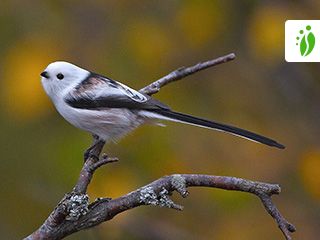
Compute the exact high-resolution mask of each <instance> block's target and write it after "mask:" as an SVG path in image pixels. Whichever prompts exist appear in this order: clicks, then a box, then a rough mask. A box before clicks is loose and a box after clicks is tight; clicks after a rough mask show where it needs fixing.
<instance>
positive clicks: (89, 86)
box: [64, 73, 169, 110]
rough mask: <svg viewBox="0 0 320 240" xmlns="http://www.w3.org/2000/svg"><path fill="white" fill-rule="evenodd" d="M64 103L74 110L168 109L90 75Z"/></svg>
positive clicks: (105, 79) (107, 80)
mask: <svg viewBox="0 0 320 240" xmlns="http://www.w3.org/2000/svg"><path fill="white" fill-rule="evenodd" d="M64 101H65V102H66V103H67V104H68V105H70V106H71V107H74V108H82V109H92V110H99V109H103V108H127V109H145V110H148V109H150V110H151V109H169V107H168V106H166V105H164V104H162V103H161V102H159V101H157V100H155V99H153V98H151V97H150V96H148V95H145V94H142V93H140V92H138V91H136V90H134V89H132V88H130V87H128V86H126V85H124V84H122V83H119V82H117V81H114V80H112V79H109V78H107V77H103V76H101V75H99V74H94V73H91V74H90V75H89V76H88V77H87V78H86V79H84V80H83V81H82V82H81V83H79V84H78V85H77V86H76V87H75V88H73V89H72V90H71V91H70V92H69V93H68V94H67V95H66V96H65V98H64Z"/></svg>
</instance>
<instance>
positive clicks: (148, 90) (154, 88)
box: [140, 53, 236, 96]
mask: <svg viewBox="0 0 320 240" xmlns="http://www.w3.org/2000/svg"><path fill="white" fill-rule="evenodd" d="M235 58H236V55H235V54H234V53H230V54H228V55H225V56H222V57H219V58H216V59H212V60H209V61H206V62H200V63H198V64H196V65H193V66H191V67H181V68H178V69H177V70H175V71H173V72H171V73H169V74H168V75H166V76H164V77H162V78H160V79H159V80H157V81H155V82H153V83H151V84H150V85H148V86H146V87H144V88H142V89H140V92H142V93H144V94H147V95H150V96H151V95H153V94H155V93H157V92H159V91H160V88H162V87H164V86H165V85H167V84H169V83H171V82H174V81H177V80H180V79H182V78H184V77H186V76H189V75H191V74H194V73H196V72H199V71H201V70H204V69H207V68H209V67H213V66H216V65H218V64H221V63H226V62H229V61H232V60H234V59H235Z"/></svg>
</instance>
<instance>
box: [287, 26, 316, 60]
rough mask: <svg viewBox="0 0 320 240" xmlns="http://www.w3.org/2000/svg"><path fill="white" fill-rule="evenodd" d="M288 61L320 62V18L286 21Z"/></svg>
mask: <svg viewBox="0 0 320 240" xmlns="http://www.w3.org/2000/svg"><path fill="white" fill-rule="evenodd" d="M285 59H286V61H287V62H320V20H287V21H286V23H285Z"/></svg>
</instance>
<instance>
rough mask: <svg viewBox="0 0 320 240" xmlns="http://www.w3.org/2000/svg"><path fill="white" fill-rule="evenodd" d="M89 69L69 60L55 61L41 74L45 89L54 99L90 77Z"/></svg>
mask: <svg viewBox="0 0 320 240" xmlns="http://www.w3.org/2000/svg"><path fill="white" fill-rule="evenodd" d="M89 74H90V72H89V71H87V70H85V69H82V68H80V67H78V66H76V65H73V64H71V63H68V62H53V63H50V64H49V65H48V66H47V68H46V69H45V70H44V71H43V72H42V73H41V74H40V75H41V82H42V85H43V88H44V90H45V91H46V93H47V94H48V96H49V97H51V98H52V100H54V99H55V98H56V97H57V96H61V95H63V94H64V93H65V92H66V91H68V90H69V89H70V88H72V87H75V86H76V85H77V84H79V83H80V82H81V81H82V80H84V79H85V78H86V77H88V76H89Z"/></svg>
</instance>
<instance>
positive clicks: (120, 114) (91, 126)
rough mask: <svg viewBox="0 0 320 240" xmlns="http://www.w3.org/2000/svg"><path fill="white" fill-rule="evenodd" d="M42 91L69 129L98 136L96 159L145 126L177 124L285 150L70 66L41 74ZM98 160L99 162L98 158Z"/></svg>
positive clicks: (88, 152)
mask: <svg viewBox="0 0 320 240" xmlns="http://www.w3.org/2000/svg"><path fill="white" fill-rule="evenodd" d="M40 75H41V83H42V86H43V88H44V90H45V92H46V93H47V95H48V96H49V98H50V99H51V100H52V102H53V104H54V106H55V108H56V109H57V111H58V112H59V113H60V114H61V115H62V116H63V118H65V120H67V121H68V122H69V123H71V124H72V125H74V126H75V127H77V128H80V129H82V130H85V131H87V132H89V133H91V134H92V135H93V136H95V138H96V141H94V143H93V145H92V146H91V147H90V148H88V149H87V150H86V152H85V154H84V157H85V159H86V158H88V157H90V156H91V155H93V153H92V152H93V151H92V150H93V149H94V147H95V146H96V144H98V143H99V142H100V143H101V142H102V143H103V144H105V143H106V142H110V141H117V140H118V139H120V138H121V137H123V136H125V135H126V134H127V133H129V132H131V131H133V130H134V129H136V128H137V127H139V126H141V125H143V124H145V123H155V124H157V123H159V122H162V121H173V122H179V123H185V124H190V125H194V126H198V127H203V128H207V129H212V130H217V131H222V132H227V133H230V134H233V135H236V136H239V137H242V138H245V139H248V140H251V141H254V142H258V143H262V144H265V145H268V146H271V147H276V148H279V149H284V148H285V146H284V145H282V144H280V143H278V142H277V141H275V140H272V139H270V138H267V137H265V136H262V135H259V134H256V133H254V132H251V131H248V130H244V129H241V128H238V127H235V126H232V125H228V124H224V123H219V122H216V121H212V120H207V119H204V118H200V117H195V116H192V115H188V114H184V113H180V112H176V111H173V110H172V109H171V108H170V107H169V106H167V105H166V104H163V103H162V102H160V101H158V100H156V99H155V98H152V97H151V96H149V95H147V94H143V93H141V92H139V91H136V90H134V89H132V88H130V87H128V86H126V85H124V84H122V83H120V82H118V81H115V80H112V79H111V78H108V77H105V76H103V75H101V74H98V73H95V72H92V71H89V70H86V69H83V68H81V67H78V66H77V65H74V64H72V63H68V62H65V61H56V62H53V63H50V64H49V65H48V66H47V67H46V68H45V70H44V71H43V72H42V73H41V74H40ZM96 157H97V156H96Z"/></svg>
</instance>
